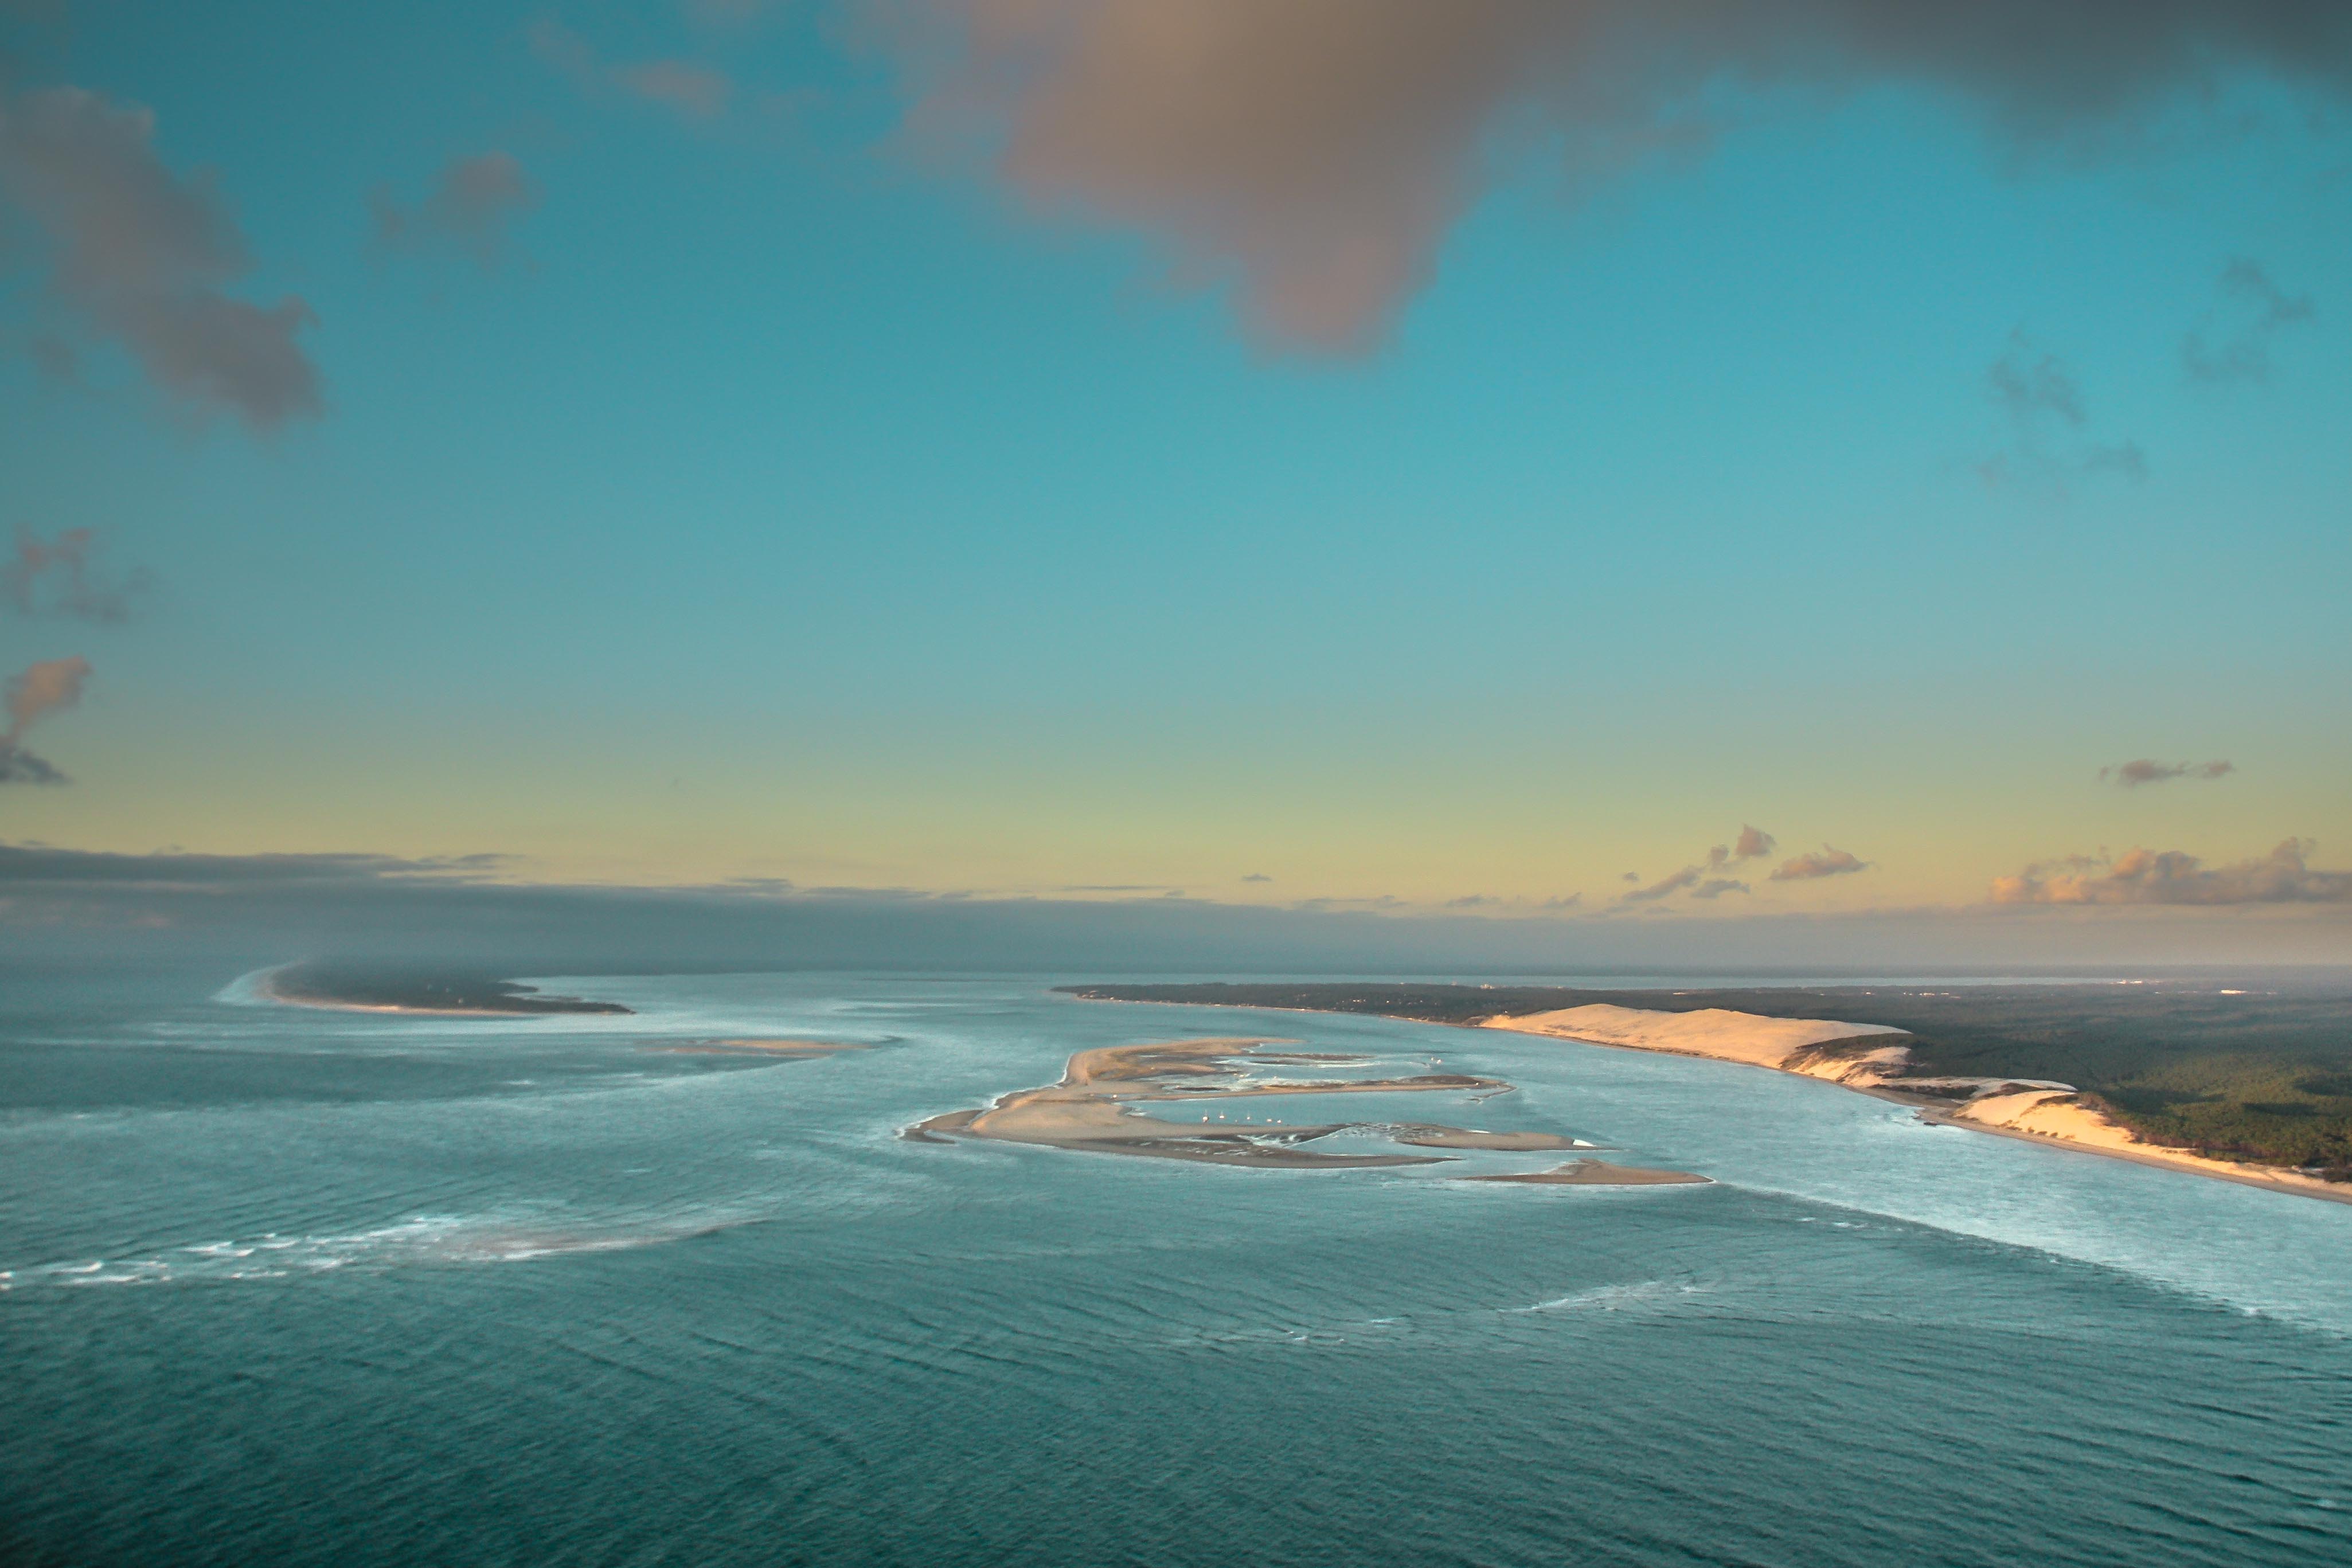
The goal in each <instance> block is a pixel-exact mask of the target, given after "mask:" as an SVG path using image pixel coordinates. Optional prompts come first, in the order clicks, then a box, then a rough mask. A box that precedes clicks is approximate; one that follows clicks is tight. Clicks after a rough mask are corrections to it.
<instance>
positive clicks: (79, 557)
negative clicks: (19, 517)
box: [0, 528, 153, 622]
mask: <svg viewBox="0 0 2352 1568" xmlns="http://www.w3.org/2000/svg"><path fill="white" fill-rule="evenodd" d="M101 549H102V541H100V538H99V537H98V535H97V533H96V532H95V531H93V530H92V529H89V528H66V529H64V530H62V531H60V532H59V533H58V536H57V537H56V538H53V539H47V540H44V539H42V538H39V537H38V536H37V535H35V534H31V533H27V532H26V531H25V530H23V529H21V528H20V529H18V530H17V532H16V554H15V555H14V556H12V557H11V558H10V559H9V560H8V562H7V564H6V565H5V566H0V602H5V604H6V605H7V606H8V607H9V608H10V609H12V610H14V611H16V613H18V614H19V615H57V616H65V617H68V618H70V619H73V620H76V621H97V622H121V621H125V620H128V619H129V618H130V616H131V604H132V602H133V601H135V600H136V599H137V598H138V597H139V596H140V595H142V594H143V593H145V592H146V591H147V590H148V589H149V588H150V587H151V586H152V582H153V579H152V576H151V575H150V574H149V573H147V572H145V571H143V570H132V571H130V572H128V573H126V574H124V575H123V576H121V577H109V576H108V575H107V574H106V573H105V572H104V571H102V570H100V569H98V568H97V567H95V566H93V565H92V564H91V560H90V558H91V557H92V556H94V555H96V554H98V553H100V550H101Z"/></svg>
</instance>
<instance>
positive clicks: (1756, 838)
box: [1706, 825, 1779, 893]
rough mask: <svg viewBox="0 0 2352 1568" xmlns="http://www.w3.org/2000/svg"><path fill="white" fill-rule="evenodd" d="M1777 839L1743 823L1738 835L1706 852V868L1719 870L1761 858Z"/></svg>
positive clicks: (1767, 852) (1744, 890)
mask: <svg viewBox="0 0 2352 1568" xmlns="http://www.w3.org/2000/svg"><path fill="white" fill-rule="evenodd" d="M1778 842H1779V841H1778V840H1776V839H1775V838H1773V837H1772V835H1771V834H1769V833H1768V832H1766V831H1764V830H1763V829H1761V828H1758V827H1752V826H1747V825H1743V826H1742V827H1741V828H1740V830H1739V837H1738V839H1737V840H1735V841H1733V842H1731V843H1728V844H1717V845H1716V846H1715V847H1714V848H1713V849H1711V850H1709V851H1707V852H1706V865H1707V869H1708V870H1709V871H1720V870H1721V869H1723V868H1724V867H1725V866H1727V865H1737V864H1738V862H1741V861H1752V860H1761V859H1762V858H1763V857H1764V856H1766V855H1769V854H1770V853H1771V852H1772V850H1773V848H1774V846H1775V845H1776V844H1777V843H1778ZM1740 891H1741V892H1743V893H1744V892H1746V891H1747V889H1745V888H1742V889H1741V890H1740Z"/></svg>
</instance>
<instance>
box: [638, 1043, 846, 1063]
mask: <svg viewBox="0 0 2352 1568" xmlns="http://www.w3.org/2000/svg"><path fill="white" fill-rule="evenodd" d="M648 1049H649V1050H653V1051H662V1052H664V1053H666V1054H668V1055H671V1056H780V1057H782V1058H783V1059H784V1060H786V1061H814V1059H816V1058H818V1057H821V1056H835V1055H838V1054H839V1053H841V1052H842V1051H871V1050H873V1049H874V1045H873V1042H871V1041H868V1040H695V1041H692V1042H691V1043H689V1044H686V1045H656V1046H651V1047H648Z"/></svg>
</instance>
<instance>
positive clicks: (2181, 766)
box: [2099, 757, 2238, 789]
mask: <svg viewBox="0 0 2352 1568" xmlns="http://www.w3.org/2000/svg"><path fill="white" fill-rule="evenodd" d="M2237 770H2238V769H2237V768H2236V766H2235V765H2233V764H2231V763H2230V762H2226V761H2223V760H2221V759H2220V758H2216V759H2215V760H2213V761H2211V762H2158V761H2157V760H2156V759H2155V758H2148V757H2140V758H2134V759H2132V760H2131V761H2129V762H2124V763H2118V764H2117V765H2116V766H2115V767H2113V768H2100V769H2099V778H2100V779H2101V780H2102V781H2104V780H2105V779H2110V778H2112V779H2114V780H2115V782H2116V788H2117V789H2137V788H2138V787H2139V786H2141V785H2143V784H2166V783H2169V782H2170V781H2171V780H2173V779H2221V778H2223V777H2226V776H2227V775H2229V774H2231V773H2235V772H2236V771H2237Z"/></svg>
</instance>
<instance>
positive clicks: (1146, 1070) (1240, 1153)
mask: <svg viewBox="0 0 2352 1568" xmlns="http://www.w3.org/2000/svg"><path fill="white" fill-rule="evenodd" d="M1286 1043H1288V1042H1286V1041H1280V1040H1253V1039H1230V1038H1217V1039H1204V1040H1168V1041H1160V1042H1156V1043H1152V1044H1147V1045H1120V1046H1107V1047H1102V1048H1099V1049H1097V1050H1093V1051H1079V1052H1078V1053H1077V1054H1076V1055H1075V1056H1073V1057H1071V1058H1070V1060H1069V1064H1068V1066H1067V1067H1066V1069H1065V1070H1064V1071H1063V1073H1062V1077H1061V1080H1060V1082H1055V1083H1049V1084H1046V1085H1045V1086H1044V1087H1043V1088H1038V1089H1023V1090H1016V1091H1015V1092H1013V1093H1010V1094H1005V1095H1001V1096H999V1097H998V1098H997V1099H996V1100H995V1101H994V1102H992V1103H990V1104H989V1105H987V1106H985V1107H983V1108H982V1109H980V1110H975V1111H953V1112H950V1113H947V1114H945V1115H941V1116H933V1117H931V1118H930V1119H929V1120H928V1121H925V1122H921V1123H919V1124H916V1125H914V1126H912V1127H909V1128H908V1129H907V1130H906V1132H905V1133H904V1134H902V1135H903V1136H905V1137H908V1138H909V1139H912V1140H914V1141H917V1142H921V1143H943V1142H950V1141H952V1140H954V1139H957V1138H982V1139H992V1140H995V1141H997V1142H1001V1143H1011V1144H1033V1145H1041V1146H1044V1147H1046V1148H1056V1149H1071V1150H1079V1151H1083V1152H1086V1153H1090V1154H1108V1155H1147V1156H1152V1157H1157V1158H1160V1159H1179V1160H1200V1161H1206V1162H1210V1163H1213V1164H1217V1165H1234V1166H1259V1167H1268V1168H1280V1169H1289V1170H1314V1169H1342V1168H1358V1167H1364V1166H1422V1165H1438V1164H1443V1163H1446V1162H1447V1161H1449V1160H1450V1159H1451V1158H1452V1157H1453V1156H1451V1155H1405V1154H1368V1155H1337V1154H1326V1153H1324V1152H1323V1151H1321V1150H1318V1149H1307V1148H1302V1147H1300V1146H1299V1145H1303V1144H1307V1143H1312V1142H1314V1141H1315V1140H1317V1139H1319V1138H1326V1137H1329V1136H1330V1135H1331V1134H1335V1133H1343V1132H1349V1131H1362V1132H1386V1133H1389V1134H1391V1136H1392V1138H1393V1141H1395V1142H1398V1143H1412V1144H1420V1145H1429V1146H1435V1147H1451V1148H1472V1149H1484V1148H1505V1149H1539V1148H1540V1149H1550V1148H1574V1147H1576V1146H1578V1145H1577V1144H1576V1141H1575V1140H1574V1139H1570V1138H1559V1137H1556V1136H1555V1135H1554V1134H1548V1133H1487V1132H1481V1131H1478V1130H1476V1129H1474V1128H1466V1127H1445V1126H1439V1125H1434V1124H1420V1123H1414V1124H1407V1125H1403V1126H1396V1125H1393V1124H1378V1123H1358V1122H1339V1123H1331V1124H1322V1125H1313V1126H1306V1125H1295V1124H1287V1123H1281V1122H1252V1123H1245V1124H1244V1123H1230V1122H1225V1121H1223V1120H1219V1121H1215V1122H1211V1121H1209V1120H1207V1119H1206V1117H1205V1116H1204V1117H1203V1118H1202V1120H1201V1121H1199V1122H1173V1121H1168V1120H1166V1119H1164V1118H1161V1117H1159V1116H1153V1115H1149V1114H1146V1113H1144V1112H1143V1111H1142V1110H1140V1109H1139V1105H1140V1104H1141V1103H1155V1102H1156V1103H1161V1104H1165V1103H1170V1102H1175V1101H1194V1102H1201V1103H1212V1102H1217V1101H1223V1100H1228V1099H1244V1098H1249V1097H1253V1096H1261V1095H1270V1094H1337V1093H1350V1094H1366V1093H1399V1092H1439V1091H1450V1092H1457V1093H1462V1092H1468V1093H1501V1092H1507V1091H1508V1090H1509V1089H1510V1087H1511V1085H1510V1084H1508V1083H1506V1082H1503V1081H1502V1080H1500V1079H1495V1078H1480V1077H1475V1076H1473V1075H1471V1074H1468V1073H1460V1072H1442V1073H1422V1074H1417V1075H1415V1076H1412V1077H1409V1078H1370V1079H1363V1078H1335V1079H1316V1080H1311V1081H1280V1080H1271V1081H1270V1080H1264V1079H1253V1078H1250V1077H1248V1076H1246V1074H1247V1073H1248V1072H1249V1071H1250V1070H1251V1069H1252V1068H1254V1067H1256V1066H1260V1065H1265V1064H1285V1063H1288V1064H1307V1063H1313V1064H1315V1065H1328V1064H1330V1063H1331V1062H1333V1061H1349V1062H1361V1061H1364V1060H1365V1059H1363V1058H1358V1057H1332V1056H1328V1055H1317V1054H1314V1053H1307V1052H1290V1053H1284V1052H1276V1051H1262V1050H1261V1048H1262V1047H1265V1046H1267V1045H1279V1044H1286Z"/></svg>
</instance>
